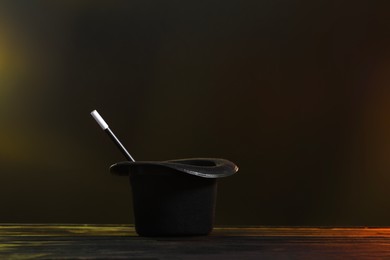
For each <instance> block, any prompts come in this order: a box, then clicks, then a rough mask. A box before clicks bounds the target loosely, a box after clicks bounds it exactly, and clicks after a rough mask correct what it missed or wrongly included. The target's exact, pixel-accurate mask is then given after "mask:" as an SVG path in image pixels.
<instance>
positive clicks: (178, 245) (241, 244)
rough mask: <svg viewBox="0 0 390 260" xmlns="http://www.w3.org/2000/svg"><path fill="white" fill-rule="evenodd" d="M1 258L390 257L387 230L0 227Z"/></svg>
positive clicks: (389, 230) (389, 239) (116, 226)
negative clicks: (167, 231) (186, 232)
mask: <svg viewBox="0 0 390 260" xmlns="http://www.w3.org/2000/svg"><path fill="white" fill-rule="evenodd" d="M0 259H137V260H147V259H149V260H151V259H173V260H175V259H194V260H195V259H223V260H230V259H256V260H257V259H390V228H306V227H302V228H300V227H242V228H238V227H235V228H226V227H224V228H222V227H217V228H215V229H214V231H213V233H212V234H211V235H210V236H203V237H165V238H162V237H155V238H146V237H138V236H137V235H136V233H135V231H134V228H133V227H132V226H128V225H59V224H49V225H14V224H2V225H0Z"/></svg>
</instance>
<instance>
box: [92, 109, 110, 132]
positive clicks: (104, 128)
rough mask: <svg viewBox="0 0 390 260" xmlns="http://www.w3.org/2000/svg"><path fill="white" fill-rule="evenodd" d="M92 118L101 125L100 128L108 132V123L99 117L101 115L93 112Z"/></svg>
mask: <svg viewBox="0 0 390 260" xmlns="http://www.w3.org/2000/svg"><path fill="white" fill-rule="evenodd" d="M91 116H92V117H93V118H94V119H95V120H96V122H97V123H98V124H99V125H100V127H101V128H102V129H103V130H106V129H107V128H108V125H107V123H106V122H105V121H104V119H103V118H102V117H101V116H100V115H99V113H98V112H97V111H96V110H94V111H92V112H91Z"/></svg>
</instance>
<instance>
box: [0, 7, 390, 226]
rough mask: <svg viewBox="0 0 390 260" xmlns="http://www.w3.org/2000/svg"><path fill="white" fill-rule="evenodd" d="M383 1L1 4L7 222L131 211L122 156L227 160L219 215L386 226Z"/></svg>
mask: <svg viewBox="0 0 390 260" xmlns="http://www.w3.org/2000/svg"><path fill="white" fill-rule="evenodd" d="M389 12H390V2H389V1H310V0H306V1H297V0H296V1H287V0H279V1H275V0H261V1H254V0H253V1H245V0H244V1H242V0H241V1H232V0H228V1H210V0H208V1H199V0H197V1H193V0H189V1H173V0H169V1H158V0H150V1H145V0H142V1H141V0H134V1H108V0H107V1H48V0H47V1H14V0H13V1H1V3H0V120H1V121H0V122H1V123H0V129H1V130H0V203H1V212H0V222H31V223H34V222H37V223H38V222H49V223H50V222H52V223H58V222H60V223H133V219H132V204H131V191H130V187H129V184H128V180H127V179H126V177H116V176H112V175H110V174H109V172H108V167H109V166H110V165H111V164H112V163H115V162H117V161H122V160H124V158H123V156H122V155H121V154H120V152H119V151H118V150H117V149H116V147H115V146H114V145H113V144H112V143H111V141H110V140H109V139H108V137H107V136H106V135H105V134H104V132H103V131H101V129H100V128H99V127H98V125H97V124H96V122H95V121H94V120H93V119H92V118H91V116H90V115H89V113H90V112H91V111H92V110H94V109H97V110H98V111H99V112H100V114H101V115H102V116H103V117H104V118H105V119H106V121H107V122H108V123H109V125H110V126H111V129H112V130H113V131H114V132H115V133H116V134H117V136H118V137H119V138H120V139H121V140H122V142H123V143H124V144H125V146H126V147H127V148H128V150H129V151H130V152H131V154H132V155H133V156H134V157H135V159H136V160H167V159H177V158H189V157H221V158H226V159H229V160H231V161H233V162H235V163H236V164H237V165H238V166H239V167H240V171H239V174H237V175H235V176H233V177H229V178H226V179H221V180H220V181H219V193H218V204H217V212H216V224H218V225H339V226H345V225H359V226H365V225H367V226H380V225H390V203H389V201H390V171H389V170H390V160H389V156H390V134H389V133H390V117H389V111H390V102H389V101H390V88H389V87H390V74H389V71H390V52H389V51H390V15H389Z"/></svg>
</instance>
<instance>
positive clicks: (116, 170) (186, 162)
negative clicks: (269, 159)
mask: <svg viewBox="0 0 390 260" xmlns="http://www.w3.org/2000/svg"><path fill="white" fill-rule="evenodd" d="M143 165H145V166H146V165H155V166H163V167H167V168H171V169H175V170H177V171H180V172H184V173H187V174H191V175H195V176H198V177H203V178H221V177H227V176H230V175H233V174H234V173H236V172H237V171H238V167H237V165H235V164H234V163H232V162H230V161H228V160H225V159H219V158H190V159H180V160H169V161H136V162H130V161H123V162H118V163H115V164H113V165H111V167H110V172H111V173H113V174H116V175H125V176H127V175H129V173H130V172H131V168H133V167H139V166H143Z"/></svg>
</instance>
